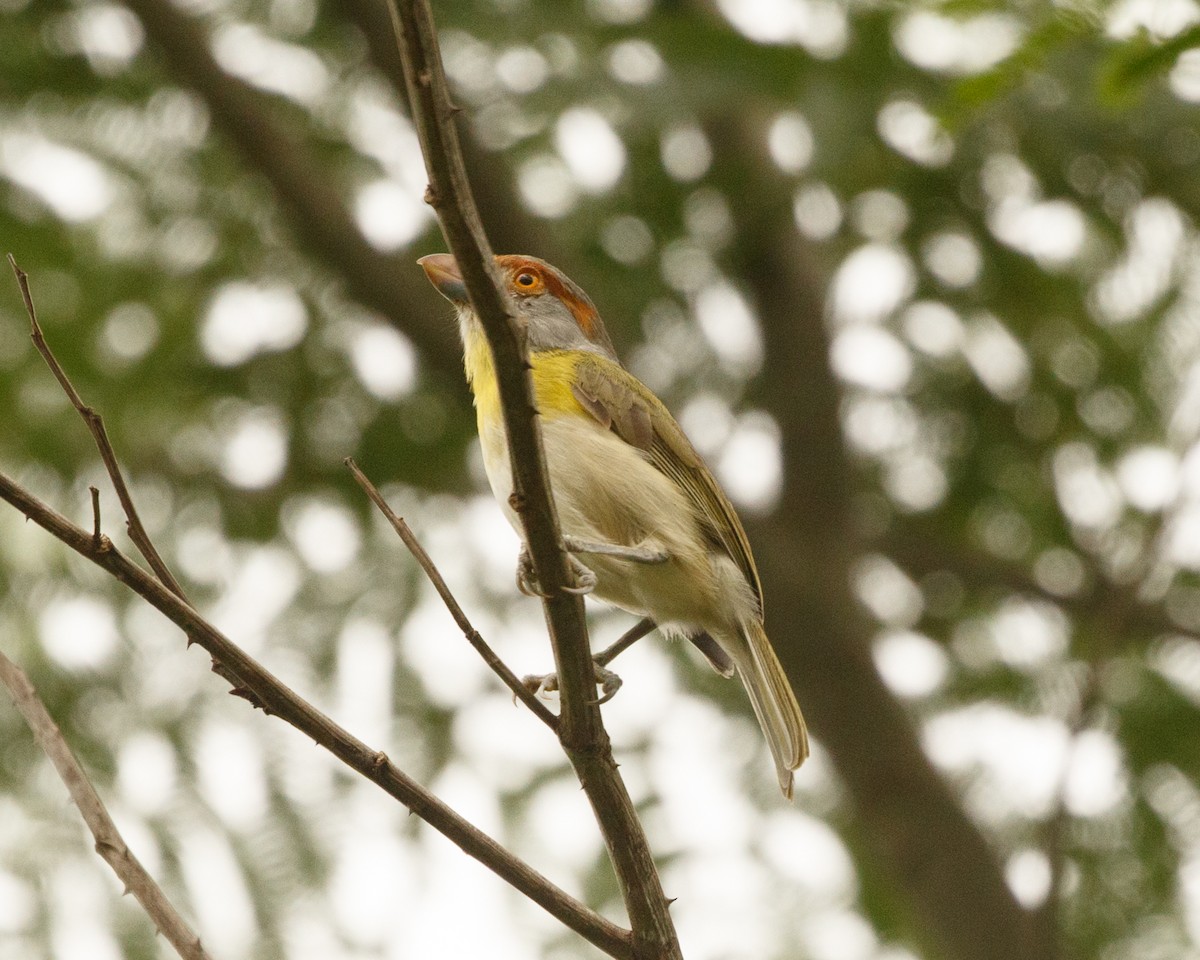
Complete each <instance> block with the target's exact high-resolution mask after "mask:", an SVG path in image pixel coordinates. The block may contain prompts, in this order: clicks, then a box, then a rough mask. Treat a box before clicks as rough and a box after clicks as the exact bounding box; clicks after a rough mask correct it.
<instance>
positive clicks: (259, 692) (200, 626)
mask: <svg viewBox="0 0 1200 960" xmlns="http://www.w3.org/2000/svg"><path fill="white" fill-rule="evenodd" d="M0 500H6V501H8V502H9V503H10V504H12V505H13V506H14V507H15V508H16V509H17V510H19V511H21V513H22V514H24V515H25V516H26V517H28V518H29V519H30V520H32V521H33V522H34V523H36V524H37V525H38V526H40V527H42V528H43V529H44V530H46V531H48V532H49V533H51V534H53V535H54V536H55V537H57V538H58V539H59V540H61V541H62V542H63V543H65V544H66V545H67V546H68V547H70V548H71V549H72V550H74V551H75V552H76V553H78V554H80V555H81V556H83V557H86V558H87V559H88V560H90V561H92V563H94V564H96V565H97V566H99V567H100V568H101V569H103V570H106V571H108V573H109V574H111V575H112V576H113V577H114V578H116V579H117V580H119V581H120V582H121V583H123V584H125V585H126V586H128V587H129V588H130V589H132V590H133V591H134V592H135V593H137V594H138V595H139V596H141V597H142V598H144V599H145V600H147V601H148V602H149V603H150V605H151V606H153V607H154V608H155V609H157V610H159V611H160V612H162V613H163V614H164V615H165V616H166V617H167V618H168V619H169V620H171V621H172V622H173V623H174V624H175V625H176V626H178V627H179V628H180V629H182V630H183V632H184V633H186V634H187V637H188V640H189V641H190V642H192V643H196V644H198V645H199V646H201V647H203V648H204V649H205V650H206V651H207V652H208V653H209V654H211V655H212V657H213V659H214V661H216V662H217V663H219V664H221V665H222V667H223V668H224V669H226V670H228V671H229V672H230V673H231V674H232V675H234V676H236V677H237V678H238V680H239V681H240V682H241V683H242V684H243V685H244V686H245V687H246V689H247V690H248V691H249V692H250V693H252V694H253V696H254V698H255V700H256V701H257V702H258V703H259V704H261V705H262V706H263V708H264V709H265V710H267V711H268V712H269V713H271V714H273V715H275V716H278V717H279V718H280V719H282V720H284V721H285V722H287V723H289V724H291V725H292V726H293V727H295V728H296V729H297V730H300V731H301V732H302V733H305V734H307V735H308V736H309V737H311V738H312V739H313V741H315V742H316V743H317V744H319V745H320V746H321V747H323V748H325V749H326V750H328V751H329V752H330V753H332V754H333V755H334V756H335V757H337V758H338V759H339V760H341V761H342V762H343V763H345V764H346V765H347V766H348V767H350V768H351V769H353V770H355V771H357V772H358V773H360V774H361V775H362V776H364V777H366V778H367V779H368V780H370V781H372V782H373V783H376V784H378V785H379V786H380V787H382V788H383V789H384V790H385V791H386V792H387V793H388V794H389V795H391V796H392V797H395V798H396V799H397V800H399V801H400V802H401V803H403V804H404V805H405V806H406V807H408V808H409V809H410V810H411V811H412V812H413V813H415V814H416V815H417V816H419V817H420V818H421V819H422V820H424V821H425V822H426V823H428V824H429V825H430V826H431V827H433V828H434V829H435V830H437V831H438V832H439V833H441V834H443V835H444V836H446V837H447V838H449V839H450V840H451V841H452V842H453V843H455V844H456V845H457V846H458V847H459V848H460V849H462V851H463V852H464V853H466V854H468V855H469V856H472V857H474V858H475V859H476V860H478V861H479V862H480V863H482V864H483V865H484V866H486V867H488V869H490V870H492V871H493V872H494V873H495V874H496V875H497V876H499V877H501V878H502V879H504V880H505V881H507V882H508V883H510V884H511V885H512V886H513V887H515V888H516V889H517V890H518V891H520V892H521V893H523V894H524V895H525V896H526V897H528V898H529V899H530V900H532V901H533V902H534V903H536V904H538V905H539V906H541V907H542V908H543V909H545V910H546V911H547V912H548V913H550V914H551V915H552V916H554V917H555V918H557V919H558V920H559V921H561V922H562V923H563V924H564V925H565V926H567V927H568V928H570V929H571V930H574V931H575V932H576V933H578V934H579V935H580V936H582V937H584V938H585V939H586V940H588V941H589V942H590V943H592V944H594V945H595V946H597V947H599V948H600V949H601V950H603V951H604V952H605V953H607V954H608V955H609V956H612V957H616V958H617V960H633V957H634V951H633V946H632V944H631V940H630V934H629V931H628V930H623V929H621V927H619V926H617V924H615V923H613V922H612V921H611V920H606V919H605V918H604V917H602V916H600V915H599V914H598V913H596V911H594V910H592V909H591V908H590V907H588V906H587V905H586V904H584V903H582V902H580V901H579V900H577V899H576V898H575V897H572V896H571V895H570V894H568V893H567V892H566V891H564V890H563V889H561V888H560V887H557V886H555V885H554V884H553V883H551V882H550V881H549V880H547V879H546V878H545V877H544V876H542V875H541V874H540V873H538V872H537V871H536V870H534V869H533V867H531V866H530V865H529V864H527V863H526V862H525V861H524V860H522V859H520V858H519V857H517V856H516V855H515V854H513V853H511V852H510V851H509V850H506V849H505V848H504V847H502V846H501V845H500V844H498V843H497V842H496V841H495V840H493V839H492V838H491V837H489V836H488V835H487V834H485V833H484V832H483V831H481V830H480V829H479V828H477V827H475V826H474V825H473V824H471V823H470V822H468V821H467V820H465V819H464V818H463V817H461V816H459V815H458V814H457V813H455V812H454V811H453V810H452V809H450V807H448V806H446V804H444V803H442V801H441V800H439V799H438V798H437V797H435V796H434V795H433V794H432V793H430V792H429V791H428V790H426V789H425V788H424V787H422V786H421V785H420V784H419V783H417V782H416V781H415V780H413V778H412V777H410V776H408V775H407V774H406V773H404V771H403V770H401V769H399V768H398V767H397V766H396V765H395V764H394V763H392V761H391V760H390V759H389V758H388V756H387V754H385V753H383V752H381V751H379V750H373V749H371V748H370V747H368V746H367V745H366V744H365V743H363V742H362V741H361V740H359V739H358V738H357V737H354V736H353V735H351V734H350V733H349V731H347V730H346V729H345V728H343V727H341V726H339V725H338V724H337V723H335V722H334V721H333V720H332V719H330V718H329V717H328V716H326V715H325V714H323V713H322V712H321V711H319V710H317V709H316V707H314V706H313V705H312V704H311V703H309V702H308V701H307V700H305V699H304V698H303V697H301V696H300V695H299V694H297V693H296V692H295V691H294V690H292V689H291V688H290V687H288V686H287V685H286V684H284V683H283V682H282V681H280V680H279V678H278V677H276V676H274V675H273V674H272V673H271V672H270V671H269V670H267V669H266V668H265V667H264V666H263V665H262V664H260V663H259V662H258V661H257V660H255V659H254V658H253V657H251V656H249V655H248V654H247V653H246V652H245V651H244V650H242V649H241V648H240V647H238V646H237V644H235V643H233V641H231V640H230V639H229V638H228V637H226V636H225V635H224V634H223V633H221V632H220V631H219V630H218V629H217V628H216V627H214V626H213V625H212V624H211V623H209V622H208V621H207V620H205V619H204V617H202V616H201V615H200V614H199V613H197V612H196V611H195V609H193V608H192V607H191V606H190V605H189V604H188V603H187V602H186V601H184V600H182V599H180V597H179V596H178V595H177V594H175V593H172V592H171V591H170V590H169V589H168V588H167V587H166V586H165V585H164V584H163V583H162V581H160V580H158V579H156V578H155V577H152V576H151V575H150V574H148V573H146V571H145V570H143V569H142V568H141V567H139V566H138V565H137V564H136V563H134V562H133V561H132V560H130V559H129V558H128V557H126V556H125V555H124V554H123V553H121V551H120V550H118V549H117V548H116V547H115V546H113V545H111V544H107V545H105V547H104V548H103V549H97V548H96V547H95V545H94V543H93V541H92V534H91V532H90V531H87V530H84V529H82V528H81V527H79V526H77V525H76V524H74V523H72V522H71V521H70V520H68V519H67V518H66V517H64V516H62V515H61V514H59V513H58V512H57V511H55V510H54V509H52V508H51V507H50V506H48V505H47V504H45V503H43V502H42V501H41V500H39V499H38V498H37V497H35V496H34V495H33V494H31V493H30V492H29V491H28V490H26V489H24V488H23V487H22V486H20V485H19V484H17V483H15V482H14V481H13V480H11V479H10V478H9V477H6V476H5V475H4V474H3V473H0Z"/></svg>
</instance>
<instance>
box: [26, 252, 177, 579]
mask: <svg viewBox="0 0 1200 960" xmlns="http://www.w3.org/2000/svg"><path fill="white" fill-rule="evenodd" d="M8 262H9V264H10V265H11V266H12V269H13V273H14V274H16V277H17V284H18V285H19V286H20V288H21V298H22V299H23V300H24V301H25V312H26V313H27V314H29V327H30V333H29V335H30V338H31V339H32V340H33V345H34V346H35V347H37V349H38V353H40V354H41V355H42V359H43V360H45V361H46V365H47V366H49V367H50V372H51V373H53V374H54V378H55V379H56V380H57V381H58V382H59V384H60V385H61V386H62V388H63V392H64V393H66V395H67V397H68V399H69V400H70V401H71V405H72V406H73V407H74V408H75V409H76V410H77V411H78V412H79V415H80V416H81V417H83V422H84V423H85V424H87V428H88V430H90V431H91V433H92V437H93V439H95V441H96V447H97V449H99V451H100V458H101V459H102V460H103V461H104V468H105V469H106V470H107V471H108V477H109V479H110V480H111V481H112V485H113V489H114V490H116V492H117V499H118V500H120V501H121V509H122V510H124V511H125V518H126V525H127V526H128V528H129V539H130V540H132V541H133V543H134V545H135V546H136V547H137V548H138V551H139V552H140V553H141V555H142V556H143V557H145V558H146V562H147V563H148V564H150V568H151V569H152V570H153V571H154V574H155V576H157V577H158V579H159V580H161V581H162V582H163V583H164V584H166V585H167V587H168V588H169V589H170V590H171V591H172V592H174V593H175V594H177V595H178V596H180V597H184V596H185V594H184V592H183V587H181V586H180V585H179V581H178V580H176V579H175V576H174V574H172V573H171V571H170V569H169V568H168V567H167V565H166V563H165V562H164V561H163V558H162V557H161V556H159V553H158V550H156V549H155V547H154V544H153V543H151V542H150V535H149V534H148V533H146V528H145V527H144V526H143V525H142V519H141V517H139V516H138V512H137V508H136V507H135V506H134V505H133V498H132V497H131V496H130V495H129V488H128V487H127V486H126V485H125V478H124V477H123V476H122V475H121V468H120V466H119V465H118V464H117V455H116V453H115V451H114V450H113V447H112V443H111V442H110V441H109V439H108V431H106V430H105V429H104V419H103V418H102V417H101V416H100V414H98V413H97V412H96V411H95V410H94V409H92V408H91V407H89V406H88V405H87V404H85V403H84V402H83V398H82V397H80V396H79V392H78V391H77V390H76V389H75V386H74V385H73V384H72V383H71V379H70V378H69V377H68V376H67V373H66V371H65V370H63V368H62V365H61V364H60V363H59V362H58V360H57V359H56V358H55V356H54V353H53V352H52V351H51V350H50V345H49V344H48V343H46V338H45V336H44V335H43V334H42V327H41V324H39V323H38V318H37V310H36V309H35V308H34V306H33V295H32V294H31V293H30V292H29V274H27V273H26V272H25V271H24V270H22V269H21V268H20V267H18V266H17V261H16V258H14V257H13V255H12V254H11V253H10V254H9V255H8ZM97 497H98V494H95V493H93V500H92V503H93V505H94V510H95V516H96V539H97V542H99V538H100V506H99V500H98V499H97Z"/></svg>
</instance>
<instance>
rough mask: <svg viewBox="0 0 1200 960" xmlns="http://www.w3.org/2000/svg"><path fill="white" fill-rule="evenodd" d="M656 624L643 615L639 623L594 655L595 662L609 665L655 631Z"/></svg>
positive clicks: (601, 665)
mask: <svg viewBox="0 0 1200 960" xmlns="http://www.w3.org/2000/svg"><path fill="white" fill-rule="evenodd" d="M655 626H656V624H655V622H654V621H653V620H651V619H650V618H649V617H642V619H641V620H639V621H638V622H637V623H635V624H634V625H633V626H632V627H630V628H629V629H628V630H626V631H625V632H624V633H623V634H621V636H620V637H618V638H617V639H616V640H614V641H613V642H612V643H611V644H609V645H608V646H607V647H605V648H604V649H603V650H601V651H600V652H599V653H598V654H596V655H595V656H594V657H592V660H593V662H594V663H595V664H596V665H597V666H600V667H607V666H608V665H609V664H610V663H612V662H613V661H614V660H616V659H617V657H619V656H620V655H621V654H623V653H624V652H625V651H626V650H628V649H629V648H630V647H632V646H633V645H634V644H635V643H637V642H638V641H639V640H641V639H642V637H644V636H646V634H648V633H652V632H653V631H654V628H655Z"/></svg>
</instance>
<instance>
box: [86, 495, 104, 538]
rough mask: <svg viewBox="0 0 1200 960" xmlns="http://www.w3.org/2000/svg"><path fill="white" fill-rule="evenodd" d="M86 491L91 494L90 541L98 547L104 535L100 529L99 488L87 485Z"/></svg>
mask: <svg viewBox="0 0 1200 960" xmlns="http://www.w3.org/2000/svg"><path fill="white" fill-rule="evenodd" d="M88 492H90V493H91V495H92V543H94V544H95V545H96V547H97V548H99V546H100V542H101V538H102V537H103V536H104V534H103V533H102V532H101V531H100V490H99V488H98V487H92V486H89V487H88Z"/></svg>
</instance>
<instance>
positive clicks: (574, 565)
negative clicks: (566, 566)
mask: <svg viewBox="0 0 1200 960" xmlns="http://www.w3.org/2000/svg"><path fill="white" fill-rule="evenodd" d="M571 569H572V570H573V571H574V572H575V579H576V581H578V584H577V586H574V587H563V592H565V593H573V594H575V595H576V596H580V597H584V596H587V595H588V594H589V593H591V592H592V591H593V590H595V589H596V574H595V573H594V572H593V571H592V569H591V568H590V567H587V566H585V565H584V564H583V563H580V561H579V560H578V559H577V558H575V557H571Z"/></svg>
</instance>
